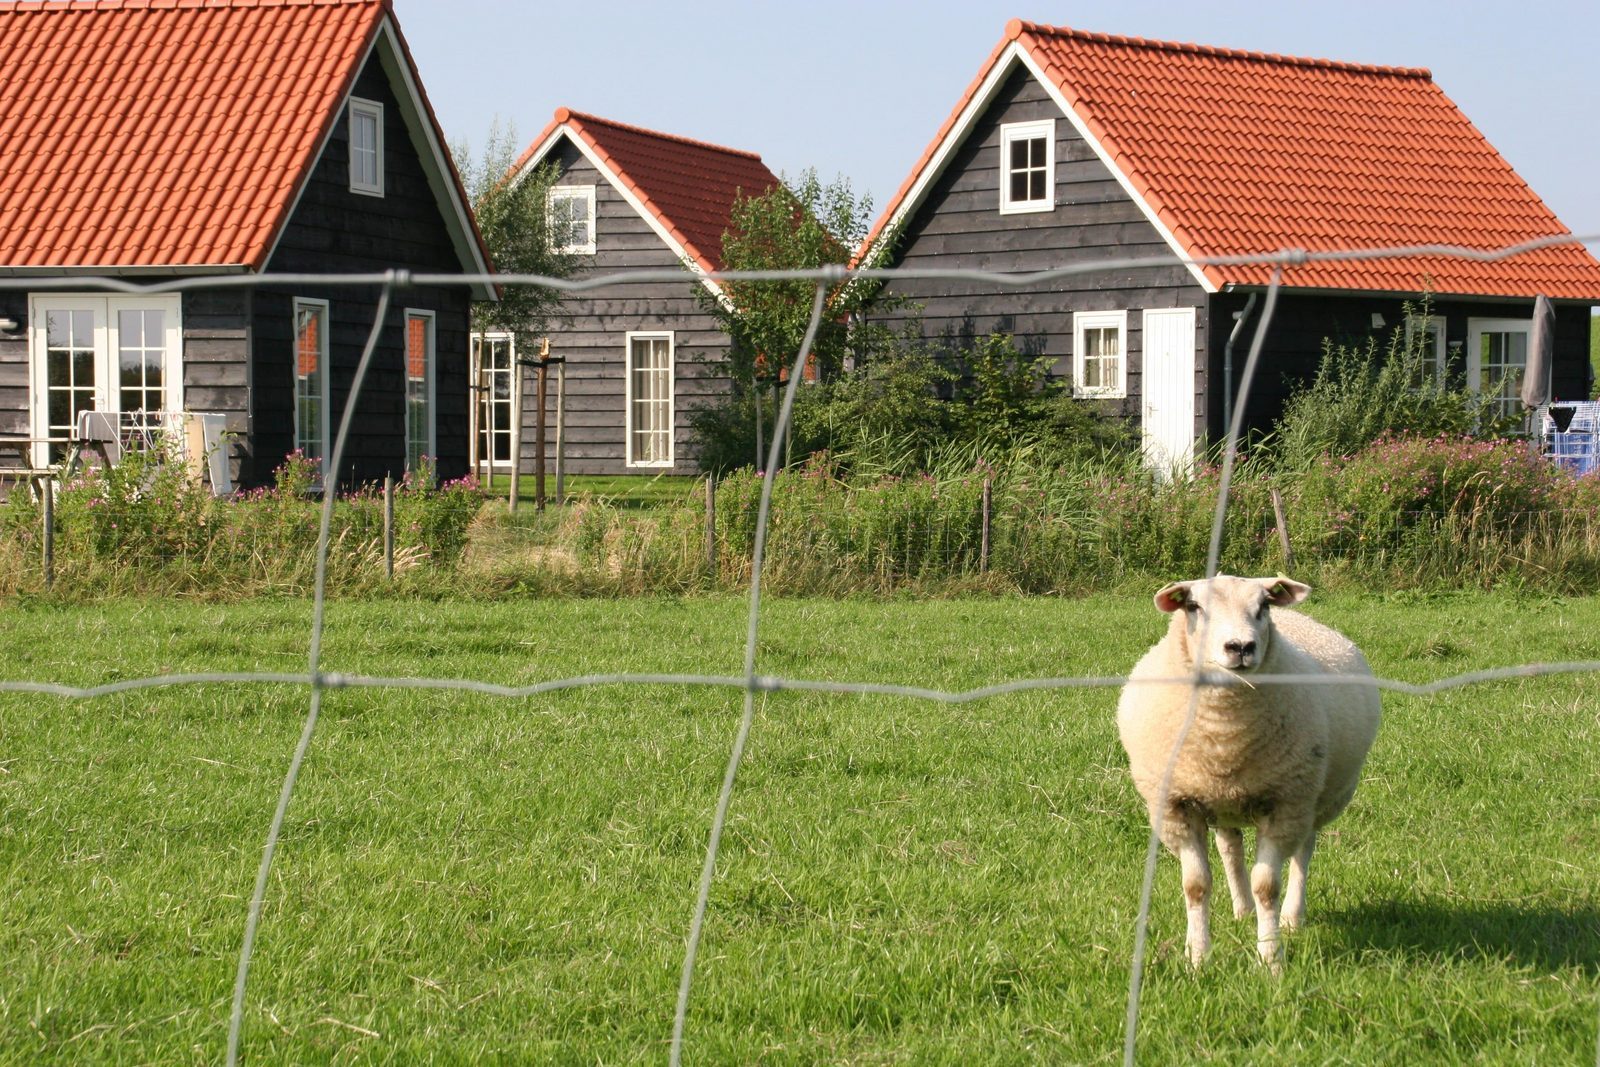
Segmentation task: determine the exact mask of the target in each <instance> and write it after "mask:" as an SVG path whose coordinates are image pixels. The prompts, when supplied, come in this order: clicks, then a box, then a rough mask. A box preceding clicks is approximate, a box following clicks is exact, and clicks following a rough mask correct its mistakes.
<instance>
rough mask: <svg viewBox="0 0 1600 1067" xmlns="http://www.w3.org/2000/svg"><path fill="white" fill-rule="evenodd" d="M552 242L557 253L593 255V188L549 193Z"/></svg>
mask: <svg viewBox="0 0 1600 1067" xmlns="http://www.w3.org/2000/svg"><path fill="white" fill-rule="evenodd" d="M550 243H551V244H552V245H553V246H554V247H555V250H556V251H557V252H567V253H571V254H574V255H580V256H592V255H594V186H592V185H558V186H556V187H555V188H553V189H551V190H550Z"/></svg>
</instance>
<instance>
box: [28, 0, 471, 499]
mask: <svg viewBox="0 0 1600 1067" xmlns="http://www.w3.org/2000/svg"><path fill="white" fill-rule="evenodd" d="M0 41H4V42H5V47H4V48H3V49H0V129H3V130H5V131H6V132H5V136H4V137H0V435H6V436H26V437H30V438H33V439H34V440H35V444H34V446H33V453H34V454H33V457H32V458H33V462H34V463H35V464H36V465H43V464H46V463H49V462H51V461H52V459H54V458H57V457H59V455H60V452H61V449H62V448H63V447H64V443H63V442H64V440H65V439H66V438H68V437H69V436H70V435H71V434H72V433H73V432H74V429H75V427H76V426H77V424H78V417H79V415H80V414H81V413H82V412H84V411H87V410H91V409H93V410H98V411H110V412H123V413H131V412H155V411H162V412H172V411H190V412H216V413H220V414H222V415H223V416H224V418H225V421H226V427H227V430H228V431H229V435H228V438H227V439H226V445H225V447H226V448H227V450H228V453H229V460H230V463H231V466H232V473H233V477H234V479H235V481H236V482H237V483H239V484H243V485H246V486H248V485H252V484H260V483H261V482H263V481H266V480H268V479H269V478H270V477H271V474H272V471H273V470H274V469H275V468H276V467H277V466H278V465H279V464H280V463H282V461H283V459H284V457H285V456H286V455H288V454H289V453H291V452H293V451H295V450H299V451H301V452H302V453H305V454H308V455H310V456H313V457H317V458H320V459H321V460H322V462H323V463H324V464H325V465H326V464H327V463H328V460H329V452H330V451H331V448H332V438H333V432H334V430H335V429H336V428H337V426H338V423H339V419H340V417H341V415H342V412H343V410H344V407H345V404H346V398H347V396H348V394H349V390H350V385H351V380H352V376H353V373H354V369H355V366H356V363H357V361H358V359H359V356H360V354H361V350H362V348H363V346H364V344H365V342H366V339H367V336H368V331H369V328H370V326H371V324H372V322H373V319H374V315H375V312H376V310H377V303H378V296H379V293H378V290H377V288H376V287H372V286H354V285H329V284H325V283H322V282H317V281H313V280H305V279H304V278H303V276H304V275H312V274H347V273H373V272H381V271H385V270H388V269H391V268H396V269H401V270H405V271H409V272H412V273H464V272H466V273H475V274H480V275H481V274H484V273H486V272H487V271H488V261H487V257H486V255H485V253H484V249H483V243H482V241H481V239H480V238H479V235H478V232H477V230H476V227H475V225H474V223H473V221H472V216H471V212H470V210H469V207H468V203H467V198H466V196H465V194H464V193H463V191H462V188H461V183H460V179H459V177H458V176H457V174H456V171H455V169H454V165H453V164H452V162H451V160H450V158H449V154H448V153H447V152H446V150H445V147H444V145H445V141H444V136H443V134H442V132H441V130H440V128H439V124H438V121H437V120H436V118H435V117H434V114H433V110H432V108H431V107H430V106H429V104H428V99H427V96H426V94H425V93H424V91H423V87H422V81H421V78H420V76H419V74H418V71H417V67H416V64H415V62H414V61H413V60H412V57H411V53H410V51H409V50H408V49H407V47H406V42H405V38H404V37H403V36H402V34H401V32H400V27H399V25H398V23H397V22H396V20H395V16H394V11H393V9H392V8H391V6H390V4H389V2H388V0H315V2H312V0H184V2H182V3H174V2H167V0H96V2H93V3H88V2H82V0H0ZM280 276H281V277H282V278H283V280H282V282H281V283H280V282H275V281H274V279H276V278H278V277H280ZM106 278H115V279H118V280H119V281H121V282H124V283H131V284H134V285H137V286H139V287H140V289H136V290H133V291H122V290H117V291H108V290H107V289H105V288H103V287H99V286H97V285H95V284H91V281H92V280H96V279H106ZM249 280H259V281H261V282H263V283H266V284H256V285H252V284H241V283H245V282H247V281H249ZM178 281H184V282H205V283H212V282H214V283H216V284H214V285H210V284H208V285H205V286H203V287H200V288H185V289H183V290H182V291H155V292H151V291H142V289H143V287H144V286H145V285H154V284H157V283H168V282H178ZM494 295H495V294H494V292H493V290H492V289H491V288H490V287H487V286H484V285H479V286H476V287H468V286H464V285H452V286H410V287H406V288H403V289H400V290H398V291H397V292H396V293H395V296H394V299H393V300H392V301H391V303H390V309H389V312H388V316H387V320H386V322H385V328H384V330H383V331H382V334H381V336H380V338H379V341H378V345H377V348H376V351H375V356H374V363H373V364H372V370H371V372H370V374H369V377H368V380H367V383H366V385H365V386H364V388H363V392H362V394H361V396H360V398H359V400H358V402H357V407H356V410H355V414H354V420H355V421H354V423H353V436H352V439H351V441H350V444H349V448H348V451H347V454H346V457H345V461H344V463H343V464H341V469H340V470H339V471H338V472H329V471H324V474H325V475H328V474H334V473H336V474H337V477H338V479H339V481H341V482H344V483H350V482H355V483H362V482H368V481H373V480H377V479H381V478H382V477H383V476H384V475H385V474H393V475H395V476H396V477H399V476H401V475H403V474H404V473H405V472H406V471H408V470H414V469H416V468H417V467H418V466H419V465H420V464H421V463H422V461H423V457H425V456H428V457H434V458H435V459H436V461H437V469H438V473H439V474H440V475H441V476H444V477H453V476H457V475H460V474H462V473H464V472H465V471H466V469H467V454H468V432H469V417H470V416H469V406H468V395H467V354H468V334H469V328H470V324H469V318H468V308H469V303H470V301H471V300H472V299H473V298H479V299H492V298H493V297H494Z"/></svg>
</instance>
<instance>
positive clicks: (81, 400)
mask: <svg viewBox="0 0 1600 1067" xmlns="http://www.w3.org/2000/svg"><path fill="white" fill-rule="evenodd" d="M181 308H182V305H181V301H180V298H178V297H176V296H161V297H131V296H127V297H125V296H112V297H108V296H87V295H71V294H67V295H55V294H50V295H45V294H37V295H34V296H33V297H31V298H30V300H29V311H28V321H29V323H30V328H29V331H28V362H29V387H30V388H29V391H30V402H29V408H30V420H29V423H30V429H31V436H33V437H38V438H51V439H54V440H55V441H56V443H55V444H52V445H49V446H44V445H41V446H40V447H38V448H36V449H35V450H34V452H35V455H34V462H35V463H39V464H44V463H49V462H53V461H54V460H57V459H60V458H61V456H62V455H63V454H64V452H65V448H66V445H65V440H66V439H67V438H68V437H70V436H71V435H72V434H73V433H75V432H76V430H77V427H78V416H79V415H80V414H81V413H83V412H85V411H117V412H135V411H143V412H157V411H179V410H182V408H183V359H182V354H183V341H182V335H183V330H182V324H181V321H180V320H181V318H182V312H181ZM151 424H152V425H153V424H154V420H152V421H151Z"/></svg>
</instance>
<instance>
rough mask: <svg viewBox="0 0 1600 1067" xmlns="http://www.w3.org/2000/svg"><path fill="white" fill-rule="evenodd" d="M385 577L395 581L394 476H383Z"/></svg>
mask: <svg viewBox="0 0 1600 1067" xmlns="http://www.w3.org/2000/svg"><path fill="white" fill-rule="evenodd" d="M383 576H384V577H385V578H387V579H389V580H390V581H391V582H392V581H394V475H392V474H385V475H384V476H383Z"/></svg>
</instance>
